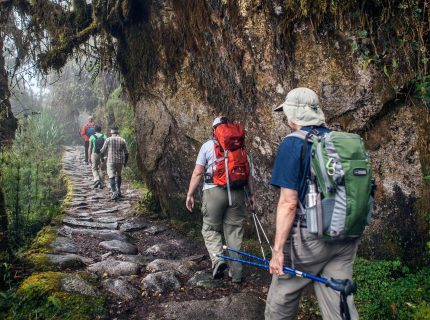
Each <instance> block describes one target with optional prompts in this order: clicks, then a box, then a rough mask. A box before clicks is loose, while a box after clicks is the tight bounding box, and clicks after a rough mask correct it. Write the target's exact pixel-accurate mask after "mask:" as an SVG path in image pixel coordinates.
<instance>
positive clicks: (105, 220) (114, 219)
mask: <svg viewBox="0 0 430 320" xmlns="http://www.w3.org/2000/svg"><path fill="white" fill-rule="evenodd" d="M124 219H125V218H122V217H112V216H108V217H98V218H94V220H95V221H97V222H101V223H112V222H121V221H124ZM120 230H121V229H120ZM121 231H123V230H121Z"/></svg>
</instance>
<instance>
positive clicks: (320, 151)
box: [291, 130, 374, 240]
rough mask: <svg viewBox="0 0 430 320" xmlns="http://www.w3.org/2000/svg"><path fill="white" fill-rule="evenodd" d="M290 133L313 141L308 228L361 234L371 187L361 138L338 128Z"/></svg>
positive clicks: (343, 235) (335, 235)
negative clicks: (312, 201)
mask: <svg viewBox="0 0 430 320" xmlns="http://www.w3.org/2000/svg"><path fill="white" fill-rule="evenodd" d="M291 135H294V136H296V137H300V138H301V139H304V140H307V141H308V142H309V143H312V152H311V177H310V180H311V181H314V182H316V188H314V189H315V190H316V197H315V199H316V201H315V208H314V210H312V209H310V208H305V212H306V218H307V224H308V231H310V232H314V233H317V234H318V235H320V236H324V238H326V239H333V240H342V239H351V238H357V237H359V236H361V234H362V233H363V231H364V228H365V227H366V225H368V224H369V222H370V215H371V211H372V207H373V190H374V180H373V178H372V170H371V166H370V161H369V157H368V154H367V152H366V149H365V148H364V143H363V139H362V138H361V137H360V136H359V135H358V134H354V133H347V132H339V131H331V132H329V133H326V134H324V135H323V136H317V135H315V134H312V132H311V133H308V132H306V131H303V130H299V131H296V132H294V133H292V134H291ZM311 183H312V182H311ZM315 190H314V191H315ZM307 197H308V195H307ZM312 214H313V215H316V217H315V216H314V217H312V216H310V215H312ZM312 221H314V226H313V228H311V226H310V223H311V222H312Z"/></svg>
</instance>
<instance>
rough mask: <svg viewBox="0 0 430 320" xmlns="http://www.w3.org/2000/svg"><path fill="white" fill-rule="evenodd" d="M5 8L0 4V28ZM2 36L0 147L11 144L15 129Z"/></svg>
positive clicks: (0, 47) (6, 13)
mask: <svg viewBox="0 0 430 320" xmlns="http://www.w3.org/2000/svg"><path fill="white" fill-rule="evenodd" d="M5 11H8V10H7V8H5V7H4V6H2V5H1V4H0V27H1V26H2V25H4V24H5V23H6V20H7V18H6V17H7V15H8V12H5ZM5 16H6V17H5ZM3 41H4V34H1V33H0V146H3V145H5V144H8V143H10V142H11V140H12V139H13V137H14V136H15V130H16V128H17V121H16V118H15V117H14V116H13V114H12V111H11V106H10V101H9V97H10V91H9V81H8V76H7V72H6V68H5V59H4V56H3V44H4V43H3Z"/></svg>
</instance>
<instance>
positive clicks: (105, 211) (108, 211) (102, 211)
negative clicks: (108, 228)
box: [93, 208, 118, 214]
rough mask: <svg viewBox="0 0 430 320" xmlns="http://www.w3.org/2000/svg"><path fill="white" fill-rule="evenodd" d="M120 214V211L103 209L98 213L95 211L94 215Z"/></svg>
mask: <svg viewBox="0 0 430 320" xmlns="http://www.w3.org/2000/svg"><path fill="white" fill-rule="evenodd" d="M115 212H118V209H116V208H115V209H103V210H98V211H93V214H105V213H115Z"/></svg>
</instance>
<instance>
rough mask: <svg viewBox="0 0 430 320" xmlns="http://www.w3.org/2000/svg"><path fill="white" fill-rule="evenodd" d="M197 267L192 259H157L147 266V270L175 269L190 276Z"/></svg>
mask: <svg viewBox="0 0 430 320" xmlns="http://www.w3.org/2000/svg"><path fill="white" fill-rule="evenodd" d="M197 267H198V266H197V264H196V263H195V262H192V261H185V260H165V259H156V260H154V261H152V262H151V263H150V264H148V265H147V266H146V271H148V272H159V271H173V272H174V273H175V274H177V275H179V276H184V277H190V276H191V275H192V274H193V273H194V271H195V270H196V269H197Z"/></svg>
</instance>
